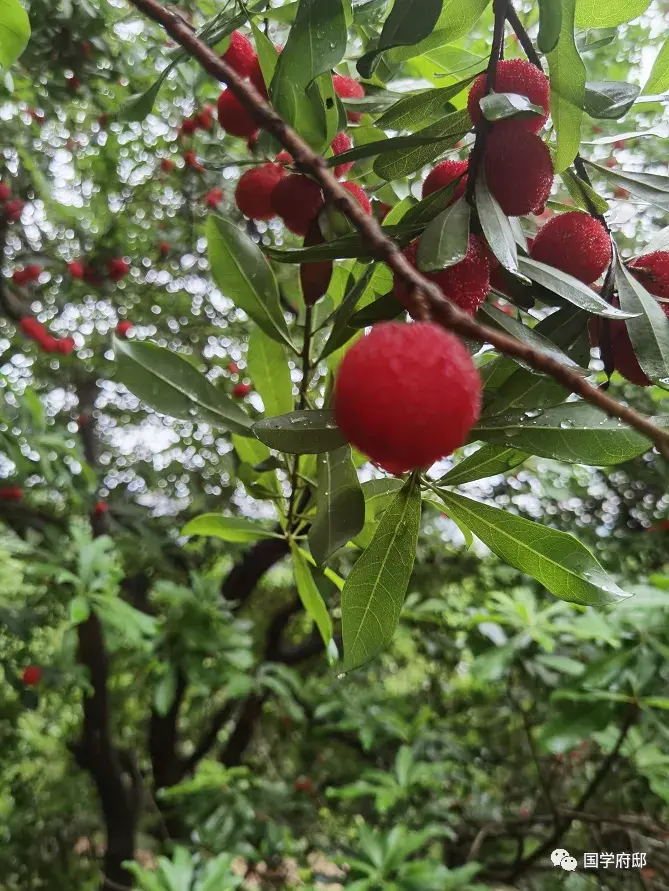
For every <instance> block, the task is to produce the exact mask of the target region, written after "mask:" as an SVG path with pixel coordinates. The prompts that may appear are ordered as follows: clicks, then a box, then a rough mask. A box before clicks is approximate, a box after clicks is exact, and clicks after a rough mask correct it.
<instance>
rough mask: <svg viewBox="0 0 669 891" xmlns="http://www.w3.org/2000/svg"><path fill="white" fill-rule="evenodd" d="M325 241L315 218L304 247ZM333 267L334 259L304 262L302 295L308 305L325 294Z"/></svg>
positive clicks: (301, 276)
mask: <svg viewBox="0 0 669 891" xmlns="http://www.w3.org/2000/svg"><path fill="white" fill-rule="evenodd" d="M324 241H325V239H324V238H323V233H322V232H321V227H320V226H319V225H318V220H314V221H313V222H312V224H311V226H310V227H309V231H308V232H307V234H306V236H305V239H304V247H312V246H313V245H316V244H323V243H324ZM332 269H333V263H332V260H322V261H320V262H318V263H302V265H301V266H300V284H301V285H302V296H303V297H304V302H305V303H306V305H307V306H313V305H314V303H316V301H317V300H320V299H321V297H322V296H323V295H324V294H325V292H326V291H327V289H328V287H329V285H330V279H331V278H332Z"/></svg>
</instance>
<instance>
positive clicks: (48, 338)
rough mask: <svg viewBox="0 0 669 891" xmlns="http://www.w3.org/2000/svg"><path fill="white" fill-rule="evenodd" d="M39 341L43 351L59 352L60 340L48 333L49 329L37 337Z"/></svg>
mask: <svg viewBox="0 0 669 891" xmlns="http://www.w3.org/2000/svg"><path fill="white" fill-rule="evenodd" d="M36 340H37V343H38V344H39V346H40V347H41V349H42V352H43V353H57V352H58V341H57V340H56V338H55V337H53V336H52V335H51V334H49V333H48V331H46V329H45V331H44V333H43V334H42V335H41V336H40V337H38V338H36Z"/></svg>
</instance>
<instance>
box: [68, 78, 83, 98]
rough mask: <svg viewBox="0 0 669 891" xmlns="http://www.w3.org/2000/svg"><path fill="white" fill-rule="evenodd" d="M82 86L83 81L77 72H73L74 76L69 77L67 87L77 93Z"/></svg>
mask: <svg viewBox="0 0 669 891" xmlns="http://www.w3.org/2000/svg"><path fill="white" fill-rule="evenodd" d="M80 86H81V81H80V80H79V78H78V77H77V76H76V74H73V75H72V77H68V78H67V88H68V90H70V92H71V93H75V92H76V91H77V90H78V89H79V87H80Z"/></svg>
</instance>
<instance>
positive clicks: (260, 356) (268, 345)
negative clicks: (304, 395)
mask: <svg viewBox="0 0 669 891" xmlns="http://www.w3.org/2000/svg"><path fill="white" fill-rule="evenodd" d="M247 363H248V371H249V375H250V377H251V380H252V381H253V386H254V387H255V389H256V391H257V392H258V393H259V394H260V397H261V399H262V401H263V405H264V406H265V414H267V415H283V414H286V412H289V411H290V410H291V409H292V407H293V384H292V381H291V379H290V368H289V367H288V360H287V358H286V351H285V349H284V347H283V345H282V344H280V343H277V341H276V340H272V338H270V337H268V336H267V335H266V334H265V332H264V331H263V330H262V328H254V329H253V331H252V332H251V337H250V338H249V351H248V358H247Z"/></svg>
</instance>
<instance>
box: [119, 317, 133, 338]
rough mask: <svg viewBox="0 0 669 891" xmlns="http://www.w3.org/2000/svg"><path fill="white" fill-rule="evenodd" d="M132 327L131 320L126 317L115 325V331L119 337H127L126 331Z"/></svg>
mask: <svg viewBox="0 0 669 891" xmlns="http://www.w3.org/2000/svg"><path fill="white" fill-rule="evenodd" d="M133 328H134V325H133V324H132V322H130V321H128V319H123V321H121V322H119V323H118V325H117V326H116V333H117V334H118V336H119V337H127V336H128V333H129V332H130V331H131V330H132V329H133Z"/></svg>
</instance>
